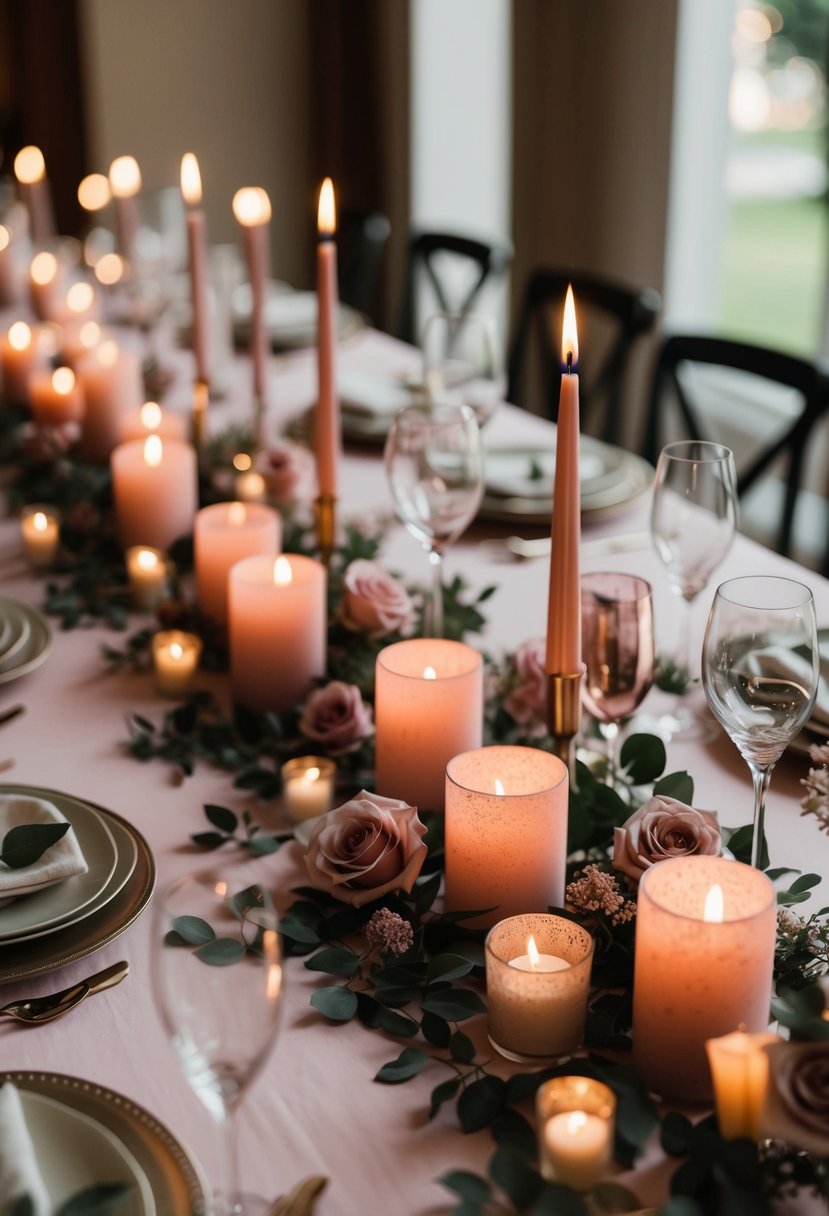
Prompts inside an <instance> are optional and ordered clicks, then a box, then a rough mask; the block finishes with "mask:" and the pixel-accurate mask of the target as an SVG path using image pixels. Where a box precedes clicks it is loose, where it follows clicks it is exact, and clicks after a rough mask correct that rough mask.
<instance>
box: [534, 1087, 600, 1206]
mask: <svg viewBox="0 0 829 1216" xmlns="http://www.w3.org/2000/svg"><path fill="white" fill-rule="evenodd" d="M615 1115H616V1096H615V1094H614V1093H613V1090H612V1089H610V1087H609V1086H607V1085H604V1084H603V1083H602V1082H601V1081H595V1080H593V1079H592V1078H591V1077H554V1078H553V1079H552V1080H550V1081H546V1082H545V1083H544V1084H543V1085H542V1086H541V1087H540V1088H539V1090H538V1093H537V1095H536V1117H537V1121H538V1155H539V1161H540V1165H541V1173H542V1176H543V1177H544V1178H546V1179H547V1180H548V1182H558V1183H562V1184H563V1185H564V1186H569V1187H572V1188H573V1189H574V1190H577V1191H586V1190H589V1189H590V1188H591V1187H592V1186H594V1185H595V1184H596V1183H597V1182H598V1181H599V1180H600V1179H601V1178H602V1177H603V1175H604V1174H605V1173H606V1172H607V1170H608V1168H609V1166H610V1163H611V1160H612V1157H613V1135H614V1125H615Z"/></svg>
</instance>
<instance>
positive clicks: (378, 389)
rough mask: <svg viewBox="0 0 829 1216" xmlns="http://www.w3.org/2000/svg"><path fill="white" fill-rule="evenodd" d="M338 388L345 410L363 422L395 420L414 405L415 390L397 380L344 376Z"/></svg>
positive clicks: (358, 373) (344, 374) (352, 373)
mask: <svg viewBox="0 0 829 1216" xmlns="http://www.w3.org/2000/svg"><path fill="white" fill-rule="evenodd" d="M337 388H338V389H339V393H340V402H341V404H342V407H343V409H344V410H346V411H347V412H348V413H349V414H359V415H360V417H363V418H382V417H389V418H393V417H394V415H395V414H396V413H397V411H398V410H402V409H403V407H404V406H406V405H410V404H411V402H412V393H411V390H410V389H408V388H406V386H405V385H404V384H401V382H400V380H396V379H395V378H394V377H393V376H382V375H378V376H372V375H368V374H363V373H361V372H342V373H341V374H340V375H339V376H338V377H337Z"/></svg>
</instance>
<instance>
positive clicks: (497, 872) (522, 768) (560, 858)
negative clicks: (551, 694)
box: [446, 747, 570, 926]
mask: <svg viewBox="0 0 829 1216" xmlns="http://www.w3.org/2000/svg"><path fill="white" fill-rule="evenodd" d="M569 784H570V783H569V778H568V775H567V768H566V766H565V765H564V764H563V763H562V762H561V760H559V759H558V757H557V756H551V755H549V754H548V753H547V752H542V751H539V750H538V749H537V748H534V747H482V748H480V749H479V750H478V751H470V752H465V753H464V754H463V755H460V756H455V758H454V759H453V760H450V762H449V764H448V765H447V768H446V907H447V908H448V909H449V910H451V911H461V910H466V909H468V910H470V911H473V910H477V909H480V908H493V909H494V910H493V911H492V912H488V913H486V914H485V915H484V916H479V917H475V918H473V919H472V920H470V921H468V922H467V923H468V924H470V925H475V926H490V925H493V924H494V923H495V922H496V921H497V920H501V919H502V918H503V917H505V916H517V915H519V914H521V913H524V912H546V911H547V909H548V908H549V907H561V906H562V905H563V903H564V867H565V862H566V859H567V802H568V791H569Z"/></svg>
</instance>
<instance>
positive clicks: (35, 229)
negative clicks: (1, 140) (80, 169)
mask: <svg viewBox="0 0 829 1216" xmlns="http://www.w3.org/2000/svg"><path fill="white" fill-rule="evenodd" d="M14 175H15V177H16V178H17V181H18V184H19V186H20V192H21V194H22V195H23V197H24V199H25V202H26V206H27V207H28V209H29V225H30V229H31V234H32V241H33V242H34V244H35V245H42V244H43V243H44V242H45V241H49V240H51V238H52V237H53V236H54V235H55V219H54V215H53V214H52V195H51V191H50V189H49V180H48V178H47V177H46V162H45V160H44V159H43V153H42V152H41V150H40V148H38V147H36V145H35V144H27V146H26V147H25V148H21V149H20V151H19V152H18V153H17V155H16V156H15V158H14Z"/></svg>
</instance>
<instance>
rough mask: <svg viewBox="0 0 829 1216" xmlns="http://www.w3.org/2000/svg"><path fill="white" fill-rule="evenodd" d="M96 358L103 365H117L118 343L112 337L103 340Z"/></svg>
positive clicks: (96, 352)
mask: <svg viewBox="0 0 829 1216" xmlns="http://www.w3.org/2000/svg"><path fill="white" fill-rule="evenodd" d="M95 358H96V359H97V360H98V363H99V364H100V365H101V367H115V364H116V363H117V362H118V343H117V342H113V341H112V339H111V338H110V339H109V340H108V341H107V342H102V343H101V345H100V346H99V347H98V349H97V350H96V351H95Z"/></svg>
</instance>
